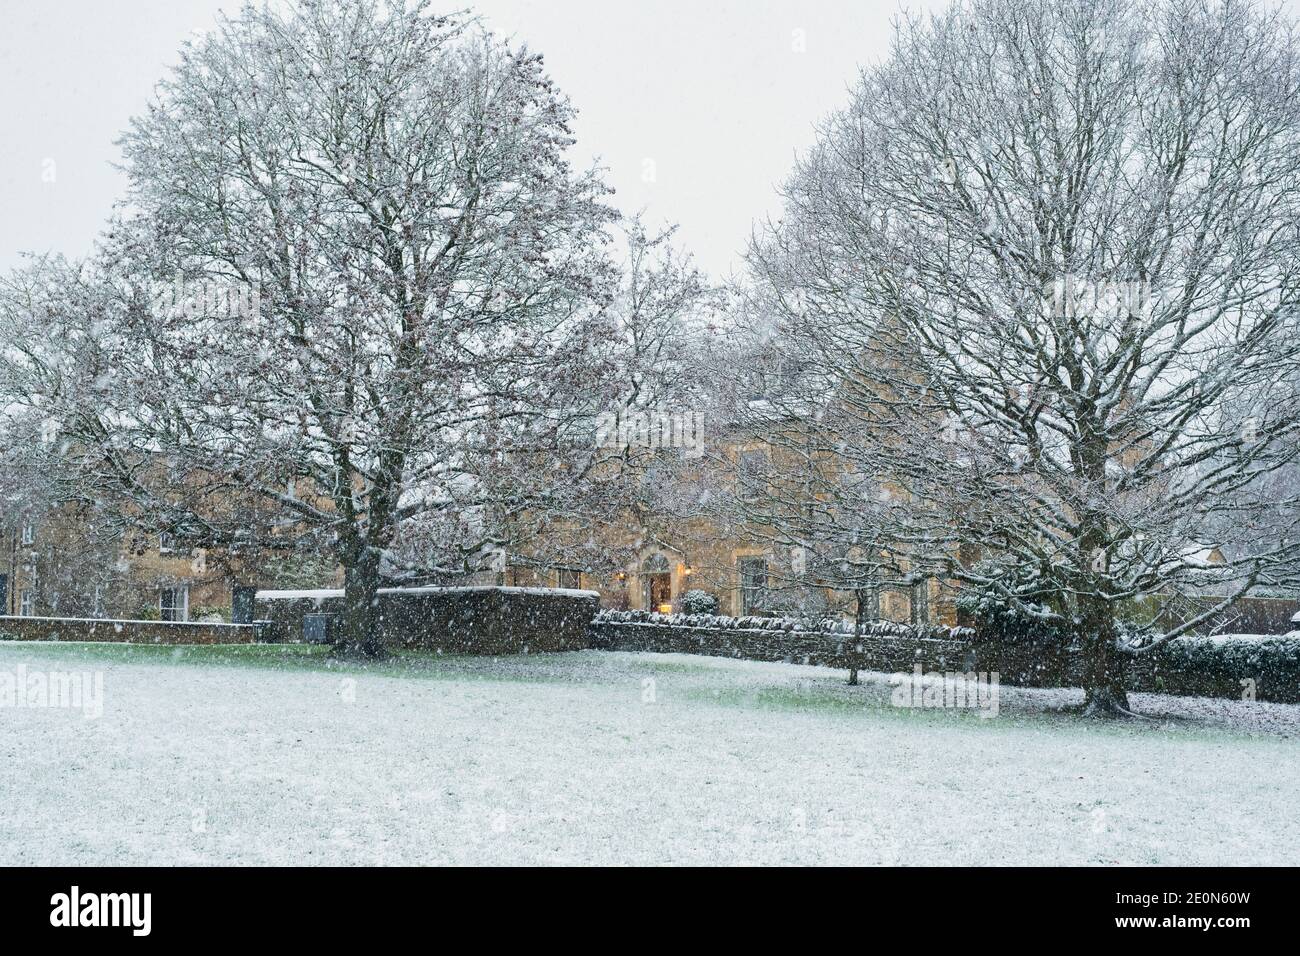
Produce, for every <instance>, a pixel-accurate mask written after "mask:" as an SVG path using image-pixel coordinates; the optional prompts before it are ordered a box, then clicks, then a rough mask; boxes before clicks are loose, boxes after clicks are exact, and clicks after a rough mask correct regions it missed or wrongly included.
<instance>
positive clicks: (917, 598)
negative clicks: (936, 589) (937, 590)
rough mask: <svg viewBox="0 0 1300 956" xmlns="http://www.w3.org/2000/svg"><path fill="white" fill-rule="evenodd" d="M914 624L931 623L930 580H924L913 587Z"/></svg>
mask: <svg viewBox="0 0 1300 956" xmlns="http://www.w3.org/2000/svg"><path fill="white" fill-rule="evenodd" d="M912 623H913V624H929V623H930V579H929V578H922V579H921V580H920V581H917V582H916V583H915V584H913V585H912Z"/></svg>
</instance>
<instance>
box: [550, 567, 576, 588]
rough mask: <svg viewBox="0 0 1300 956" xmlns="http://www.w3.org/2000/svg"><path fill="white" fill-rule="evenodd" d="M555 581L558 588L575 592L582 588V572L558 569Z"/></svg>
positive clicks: (574, 569) (572, 569) (571, 569)
mask: <svg viewBox="0 0 1300 956" xmlns="http://www.w3.org/2000/svg"><path fill="white" fill-rule="evenodd" d="M555 579H556V585H557V586H558V587H562V588H571V589H573V590H575V591H576V590H577V589H578V588H580V587H582V583H581V582H582V572H581V571H579V570H578V569H577V568H556V569H555Z"/></svg>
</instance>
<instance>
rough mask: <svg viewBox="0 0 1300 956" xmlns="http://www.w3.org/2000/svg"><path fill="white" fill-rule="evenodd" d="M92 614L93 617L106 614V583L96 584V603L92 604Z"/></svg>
mask: <svg viewBox="0 0 1300 956" xmlns="http://www.w3.org/2000/svg"><path fill="white" fill-rule="evenodd" d="M90 616H91V617H103V616H104V585H102V584H96V585H95V600H94V604H93V605H91V608H90Z"/></svg>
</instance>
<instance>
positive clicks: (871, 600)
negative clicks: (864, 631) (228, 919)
mask: <svg viewBox="0 0 1300 956" xmlns="http://www.w3.org/2000/svg"><path fill="white" fill-rule="evenodd" d="M858 599H859V600H860V601H861V602H862V618H863V620H866V621H878V620H880V577H879V575H877V574H875V573H874V572H873V573H871V574H868V575H867V577H866V579H865V580H863V582H862V587H861V589H860V591H859V594H858Z"/></svg>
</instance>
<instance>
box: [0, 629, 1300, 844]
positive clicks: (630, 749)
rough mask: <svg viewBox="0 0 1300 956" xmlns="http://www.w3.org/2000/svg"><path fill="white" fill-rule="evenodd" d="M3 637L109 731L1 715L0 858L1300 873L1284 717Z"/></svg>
mask: <svg viewBox="0 0 1300 956" xmlns="http://www.w3.org/2000/svg"><path fill="white" fill-rule="evenodd" d="M319 655H320V652H319V651H318V650H314V649H306V648H300V647H283V648H281V647H243V648H184V649H181V648H130V647H122V646H113V645H90V644H83V645H49V644H44V645H33V644H0V674H3V673H4V672H8V673H10V674H16V673H17V668H18V667H19V665H25V667H26V669H27V671H28V672H29V673H31V672H53V671H100V672H102V674H103V689H104V697H103V714H102V716H100V717H99V718H97V719H87V718H86V717H85V716H84V715H83V712H82V711H80V710H74V709H69V708H44V709H41V708H31V707H17V708H14V707H5V708H3V709H0V754H2V755H3V758H4V764H3V765H4V772H5V782H4V788H3V797H0V864H3V865H14V864H76V863H103V864H169V863H179V864H204V863H241V864H296V863H334V864H351V863H358V864H399V863H401V864H431V863H492V864H496V863H501V864H508V863H637V864H659V863H847V864H853V863H882V862H883V863H905V864H979V863H1049V864H1050V863H1065V864H1089V863H1112V862H1117V863H1129V864H1155V863H1161V864H1257V863H1274V864H1291V865H1295V864H1297V863H1300V739H1298V738H1300V707H1295V706H1287V705H1273V704H1262V703H1260V704H1255V703H1238V702H1221V701H1206V700H1194V699H1179V698H1171V697H1155V696H1144V695H1143V696H1138V697H1136V698H1135V703H1136V705H1137V706H1138V707H1139V708H1140V709H1143V710H1144V711H1146V712H1147V713H1159V714H1161V715H1163V716H1162V719H1160V720H1157V721H1152V722H1148V723H1143V724H1141V725H1115V726H1099V725H1095V724H1089V723H1086V722H1083V721H1080V720H1077V719H1075V718H1073V717H1070V716H1065V715H1061V714H1058V713H1053V712H1052V711H1053V709H1054V708H1057V707H1059V706H1061V705H1062V704H1063V703H1065V702H1068V701H1072V700H1073V699H1074V695H1073V694H1071V693H1067V692H1059V691H1056V692H1053V691H1017V690H1014V689H1011V688H1003V689H1002V693H1001V701H1000V715H999V716H998V717H996V718H989V719H981V718H979V717H978V716H976V715H975V714H974V713H971V712H956V711H936V710H909V709H899V708H894V707H891V706H890V703H889V700H890V687H889V685H888V683H887V678H886V677H885V676H884V675H865V678H864V684H863V685H862V686H860V687H848V686H846V685H845V684H844V674H843V673H841V672H838V671H832V670H826V669H820V668H810V667H799V666H793V665H784V664H760V663H752V662H742V661H729V660H721V659H716V658H699V657H684V656H677V655H652V654H613V653H602V652H595V651H592V652H584V653H578V654H564V655H544V656H532V657H518V658H509V659H487V658H408V659H404V660H400V661H397V662H394V663H391V664H386V665H383V666H381V667H377V668H371V669H368V670H367V669H361V668H353V667H348V668H337V667H330V666H326V665H325V664H324V663H323V662H322V661H321V659H320V656H319Z"/></svg>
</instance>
